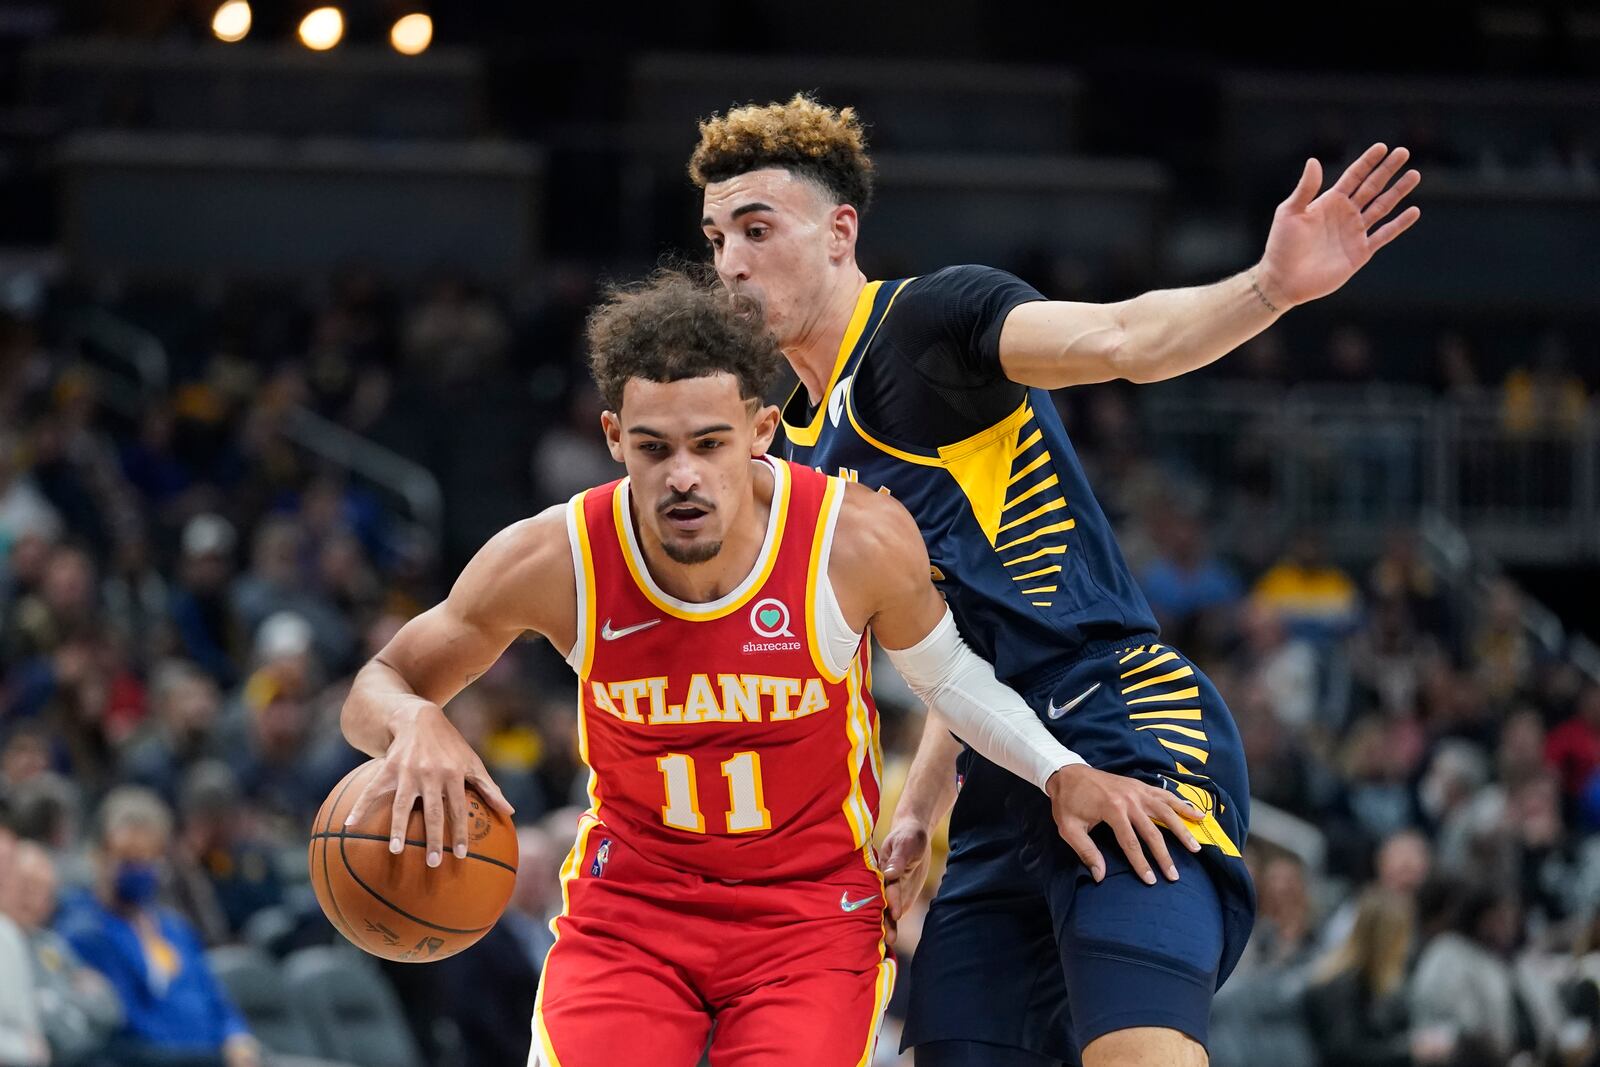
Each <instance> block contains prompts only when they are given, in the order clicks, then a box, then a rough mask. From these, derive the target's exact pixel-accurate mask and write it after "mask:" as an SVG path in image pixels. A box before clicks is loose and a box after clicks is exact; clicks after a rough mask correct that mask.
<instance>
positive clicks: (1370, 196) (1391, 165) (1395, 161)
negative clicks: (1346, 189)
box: [1354, 146, 1411, 208]
mask: <svg viewBox="0 0 1600 1067" xmlns="http://www.w3.org/2000/svg"><path fill="white" fill-rule="evenodd" d="M1410 158H1411V150H1410V149H1408V148H1405V147H1404V146H1402V147H1400V148H1396V149H1395V150H1394V151H1393V152H1390V153H1389V154H1388V155H1387V156H1384V157H1383V162H1381V163H1379V164H1378V165H1377V166H1376V167H1374V168H1373V171H1372V173H1371V174H1369V175H1367V177H1366V180H1365V181H1363V182H1362V183H1361V186H1360V187H1359V188H1358V189H1356V193H1355V197H1354V200H1355V202H1356V206H1357V207H1360V208H1364V207H1366V206H1367V205H1368V204H1370V203H1372V202H1373V201H1374V200H1376V199H1377V198H1378V194H1379V193H1381V192H1383V190H1384V187H1385V186H1386V185H1388V184H1389V182H1390V181H1392V180H1393V179H1394V176H1395V175H1396V174H1398V173H1400V168H1401V167H1403V166H1405V164H1406V160H1408V159H1410Z"/></svg>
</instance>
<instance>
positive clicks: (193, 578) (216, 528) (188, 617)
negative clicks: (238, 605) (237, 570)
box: [171, 512, 239, 686]
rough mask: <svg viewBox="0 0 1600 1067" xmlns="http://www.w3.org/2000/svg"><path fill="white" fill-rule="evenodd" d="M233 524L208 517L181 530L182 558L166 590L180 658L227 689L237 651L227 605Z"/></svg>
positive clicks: (233, 675) (234, 674)
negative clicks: (174, 580)
mask: <svg viewBox="0 0 1600 1067" xmlns="http://www.w3.org/2000/svg"><path fill="white" fill-rule="evenodd" d="M235 539H236V535H235V534H234V530H233V524H232V523H230V522H229V521H228V520H227V519H225V518H223V517H222V516H221V515H215V514H211V513H209V512H207V513H205V514H201V515H196V516H195V517H194V518H192V519H190V520H189V521H188V523H186V524H185V525H184V527H183V540H182V550H183V555H182V557H181V558H180V559H179V560H178V580H177V583H176V586H175V588H174V589H173V590H172V599H171V604H172V607H171V611H172V623H173V625H174V626H175V627H176V628H177V631H178V641H179V643H180V644H181V645H182V646H183V651H184V653H185V654H186V655H187V656H188V657H189V658H190V659H192V660H194V661H195V662H196V663H198V664H200V666H201V667H202V668H204V669H205V671H206V673H207V674H209V675H211V677H212V678H213V679H215V680H216V682H217V684H218V685H223V686H227V685H232V684H233V682H234V681H235V679H236V678H237V668H236V667H235V666H234V663H233V660H232V656H233V654H234V652H235V651H236V650H237V648H238V646H239V642H238V640H237V638H236V631H235V629H234V623H233V618H232V614H231V609H230V607H229V600H228V586H229V583H230V582H231V581H232V579H233V547H234V541H235Z"/></svg>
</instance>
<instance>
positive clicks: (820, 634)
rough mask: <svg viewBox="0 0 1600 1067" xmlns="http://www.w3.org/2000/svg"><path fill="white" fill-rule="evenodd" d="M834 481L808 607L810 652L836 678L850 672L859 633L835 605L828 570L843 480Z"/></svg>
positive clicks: (840, 507)
mask: <svg viewBox="0 0 1600 1067" xmlns="http://www.w3.org/2000/svg"><path fill="white" fill-rule="evenodd" d="M835 484H836V486H837V490H836V491H835V492H834V493H833V494H832V497H833V499H832V502H831V504H830V506H829V508H828V513H827V514H826V515H824V516H823V518H822V537H821V541H820V547H819V549H818V551H817V559H816V562H815V564H814V565H815V566H816V568H817V574H818V577H819V578H820V579H821V580H820V581H818V582H817V588H816V592H815V594H814V596H813V599H812V603H811V605H810V607H811V618H812V619H813V620H815V623H814V625H815V627H816V632H815V635H814V639H813V648H812V654H813V655H814V656H816V657H819V658H820V660H821V663H820V664H819V665H820V666H822V667H824V668H826V669H827V671H828V673H829V674H831V675H832V676H833V677H834V678H836V679H839V678H843V677H844V676H845V675H847V674H849V673H850V667H851V665H852V664H853V663H854V662H855V658H856V654H857V653H858V652H859V651H860V649H861V636H862V635H861V634H860V633H859V632H858V631H856V630H852V629H851V628H850V622H849V620H848V619H846V618H845V617H844V609H843V608H841V607H840V606H839V598H838V596H836V595H835V594H834V591H833V577H832V575H830V574H829V572H828V561H829V559H830V558H831V557H832V555H833V534H834V531H835V530H836V529H837V527H838V525H839V515H840V513H841V512H842V511H843V510H844V493H845V484H846V483H845V482H844V481H842V480H836V482H835Z"/></svg>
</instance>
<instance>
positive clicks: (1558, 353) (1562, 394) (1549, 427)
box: [1501, 331, 1589, 437]
mask: <svg viewBox="0 0 1600 1067" xmlns="http://www.w3.org/2000/svg"><path fill="white" fill-rule="evenodd" d="M1571 363H1572V358H1571V352H1570V349H1569V347H1568V345H1567V342H1566V339H1565V338H1564V337H1562V336H1561V335H1560V334H1559V333H1557V332H1555V331H1550V332H1548V333H1546V334H1545V335H1544V337H1543V338H1541V340H1540V342H1539V350H1538V353H1537V355H1536V356H1535V357H1534V360H1533V362H1532V364H1531V365H1530V366H1522V367H1517V368H1515V369H1514V370H1512V371H1511V373H1510V374H1508V375H1506V380H1505V383H1504V384H1503V385H1502V386H1501V405H1502V407H1501V411H1502V414H1503V416H1504V418H1505V425H1506V429H1508V430H1510V431H1512V432H1513V433H1520V434H1526V435H1529V436H1534V437H1548V436H1550V435H1552V434H1558V433H1573V432H1576V431H1577V430H1578V429H1579V427H1580V426H1581V425H1582V423H1583V419H1584V416H1585V415H1586V414H1587V413H1588V408H1589V396H1588V389H1587V388H1586V387H1585V386H1584V384H1583V379H1582V378H1580V377H1579V376H1578V375H1577V374H1575V373H1573V372H1572V370H1571Z"/></svg>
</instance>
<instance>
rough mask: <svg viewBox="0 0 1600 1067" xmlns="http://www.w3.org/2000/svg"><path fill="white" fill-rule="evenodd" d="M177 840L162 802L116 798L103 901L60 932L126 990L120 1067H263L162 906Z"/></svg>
mask: <svg viewBox="0 0 1600 1067" xmlns="http://www.w3.org/2000/svg"><path fill="white" fill-rule="evenodd" d="M171 836H172V817H171V815H170V813H169V812H168V809H167V807H166V805H165V804H163V803H162V801H161V798H160V797H158V796H156V795H155V794H154V793H151V792H149V791H148V790H144V789H140V788H138V787H135V786H122V787H120V788H118V789H116V790H114V791H112V793H111V794H110V795H109V796H107V797H106V799H105V802H104V804H103V805H102V807H101V812H100V832H99V838H98V856H97V865H98V873H99V879H98V883H97V885H96V886H95V891H94V895H93V896H92V897H89V898H85V899H83V900H80V901H79V902H77V903H76V904H75V905H74V906H72V907H70V908H68V909H66V911H65V914H64V915H63V916H62V918H61V920H60V929H61V932H62V934H63V935H64V936H65V937H66V938H67V940H68V941H69V942H70V943H71V944H72V946H73V948H75V949H76V950H77V951H78V953H79V955H81V956H82V957H83V959H84V960H85V961H86V962H87V963H88V964H89V966H91V967H93V968H95V969H96V970H98V971H99V972H100V973H101V974H103V975H105V976H106V977H107V978H108V979H109V980H110V982H111V984H112V986H113V987H114V988H115V989H116V990H117V994H118V997H119V999H120V1000H121V1003H122V1008H123V1011H124V1014H125V1018H124V1022H123V1025H122V1028H121V1029H120V1030H119V1031H118V1033H117V1035H116V1037H115V1039H114V1045H115V1049H116V1051H115V1057H116V1062H117V1063H118V1064H120V1065H124V1067H146V1065H148V1067H165V1065H168V1064H173V1063H182V1064H185V1065H191V1064H192V1065H194V1067H201V1065H208V1067H258V1065H259V1064H260V1062H261V1053H260V1046H259V1045H258V1044H257V1042H256V1041H255V1039H254V1038H253V1037H251V1036H250V1033H249V1030H248V1029H247V1028H246V1027H245V1024H244V1020H243V1019H242V1018H240V1016H239V1013H238V1011H237V1010H235V1008H234V1006H233V1004H232V1003H231V1002H230V1001H229V1000H228V997H227V994H226V993H225V992H224V991H223V990H222V988H221V986H220V985H219V984H218V983H217V981H216V978H215V976H214V975H213V974H212V973H211V968H210V966H209V964H207V962H206V958H205V952H204V946H203V945H202V944H201V941H200V938H199V936H198V935H197V934H196V933H195V931H194V929H193V928H192V927H191V926H190V925H189V924H188V923H187V922H185V921H184V920H183V919H182V918H181V917H179V916H178V914H177V913H175V912H173V911H171V910H169V909H167V908H163V907H160V906H158V905H157V903H156V896H157V894H158V892H159V890H160V886H161V881H162V877H163V873H164V871H165V869H166V866H167V863H168V857H169V853H170V848H171Z"/></svg>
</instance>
